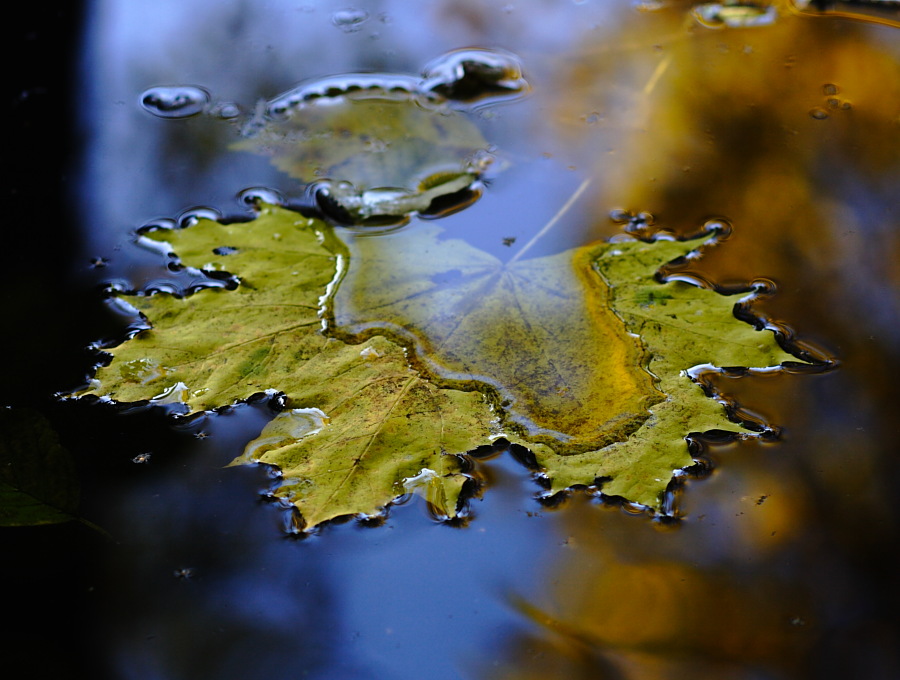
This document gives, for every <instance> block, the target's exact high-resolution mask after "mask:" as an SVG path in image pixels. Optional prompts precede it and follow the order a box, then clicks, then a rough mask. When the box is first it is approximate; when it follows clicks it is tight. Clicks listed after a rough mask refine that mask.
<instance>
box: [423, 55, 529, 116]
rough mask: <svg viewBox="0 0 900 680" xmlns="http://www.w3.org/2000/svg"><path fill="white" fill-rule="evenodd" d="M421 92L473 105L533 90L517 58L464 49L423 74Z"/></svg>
mask: <svg viewBox="0 0 900 680" xmlns="http://www.w3.org/2000/svg"><path fill="white" fill-rule="evenodd" d="M421 88H422V90H424V91H427V92H433V93H435V94H437V95H440V96H441V97H444V98H446V99H451V100H454V101H459V102H465V103H472V102H480V101H484V100H490V101H501V100H506V99H516V98H519V97H521V96H523V95H525V94H526V93H527V92H528V91H529V89H530V86H529V85H528V82H527V81H526V80H525V77H524V76H523V75H522V65H521V63H520V61H519V59H518V57H516V56H515V55H514V54H512V53H510V52H506V51H504V50H498V49H480V48H478V49H475V48H473V49H462V50H454V51H452V52H448V53H447V54H445V55H442V56H440V57H438V58H437V59H435V60H434V61H432V62H431V63H429V64H428V65H427V66H426V67H425V70H424V71H423V73H422V84H421Z"/></svg>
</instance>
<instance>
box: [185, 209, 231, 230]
mask: <svg viewBox="0 0 900 680" xmlns="http://www.w3.org/2000/svg"><path fill="white" fill-rule="evenodd" d="M221 219H222V213H220V212H219V211H218V210H216V209H215V208H210V207H206V206H197V207H194V208H188V209H187V210H185V211H184V212H182V213H181V214H180V215H179V216H178V226H179V227H180V228H181V229H184V228H185V227H190V226H192V225H194V224H197V222H199V221H200V220H212V221H214V222H218V221H219V220H221Z"/></svg>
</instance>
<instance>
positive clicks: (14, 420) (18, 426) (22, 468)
mask: <svg viewBox="0 0 900 680" xmlns="http://www.w3.org/2000/svg"><path fill="white" fill-rule="evenodd" d="M0 432H2V435H0V526H32V525H37V524H58V523H60V522H67V521H69V520H71V519H75V511H76V509H77V507H78V499H79V488H78V480H77V477H76V475H75V464H74V462H73V461H72V458H71V456H70V455H69V453H68V451H66V450H65V449H64V448H63V447H62V446H61V445H60V443H59V437H58V436H57V434H56V432H55V431H54V430H53V428H52V427H51V426H50V423H49V422H47V419H46V418H44V417H43V416H42V415H40V414H39V413H37V412H36V411H31V410H27V409H12V408H4V409H0Z"/></svg>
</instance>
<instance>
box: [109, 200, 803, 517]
mask: <svg viewBox="0 0 900 680" xmlns="http://www.w3.org/2000/svg"><path fill="white" fill-rule="evenodd" d="M151 237H153V238H156V239H158V240H166V241H169V242H170V243H171V244H172V245H173V247H174V249H175V251H176V252H177V253H179V255H180V259H181V260H182V262H184V263H185V264H187V265H189V266H193V267H199V268H206V269H227V270H228V271H230V272H232V273H233V274H235V275H236V276H238V277H239V281H240V285H239V286H238V287H237V289H236V290H225V289H208V290H201V291H199V292H197V293H195V294H194V295H191V296H189V297H186V298H177V297H174V296H171V295H165V294H157V295H152V296H145V297H141V296H139V297H135V298H133V304H134V305H135V307H137V308H138V309H139V310H141V311H142V312H143V313H145V314H146V316H147V317H148V318H149V320H150V322H151V323H152V325H153V327H152V328H151V329H149V330H145V331H142V332H140V333H138V334H137V335H136V336H135V337H134V338H132V339H131V340H129V341H127V342H125V343H123V344H122V345H121V346H120V347H118V348H115V349H114V350H112V354H113V360H112V362H111V363H110V365H109V366H107V367H104V368H101V369H99V371H98V374H97V383H96V384H95V386H94V387H93V388H92V390H91V391H92V392H93V393H94V394H96V395H103V396H107V397H108V398H111V399H115V400H117V401H126V402H128V401H136V400H144V399H152V398H157V399H169V400H170V399H172V398H178V399H179V400H181V401H183V402H185V403H186V404H187V406H188V407H189V408H190V409H193V410H203V409H212V408H215V407H219V406H224V405H227V404H230V403H233V402H235V401H238V400H242V399H246V398H248V397H250V396H251V395H252V394H254V393H258V392H264V391H272V392H281V393H283V394H284V395H285V396H286V405H287V407H288V410H287V411H285V412H284V413H283V414H281V415H280V416H279V417H277V418H276V419H275V420H274V421H273V422H272V423H271V424H270V425H269V426H267V428H266V429H264V431H263V432H262V433H261V435H260V437H259V438H258V439H256V440H254V441H253V442H251V443H250V444H249V445H248V446H247V448H246V450H245V452H244V455H243V456H242V457H240V458H239V459H238V460H237V461H235V462H248V461H253V460H259V461H262V462H265V463H269V464H272V465H276V466H278V467H279V468H280V469H281V471H282V483H281V486H280V488H279V489H278V491H277V492H276V494H277V495H279V496H281V497H283V498H285V499H286V500H288V501H290V502H291V503H293V504H294V505H295V506H296V507H297V508H299V510H300V512H301V513H302V515H303V517H304V519H305V521H306V523H307V525H308V526H314V525H316V524H318V523H320V522H323V521H325V520H328V519H331V518H334V517H338V516H342V515H347V514H355V513H364V514H369V513H374V512H377V511H378V510H379V509H380V508H382V507H383V506H385V505H387V504H388V503H390V502H391V501H392V500H394V499H396V498H397V497H398V496H400V495H403V494H405V493H408V492H417V493H420V494H422V495H423V496H425V497H426V498H428V500H429V501H430V502H431V503H432V504H433V505H434V506H435V507H436V508H437V509H438V510H439V511H440V512H441V513H443V514H444V515H446V516H453V515H454V514H455V513H456V511H457V505H458V499H459V495H460V491H461V489H462V486H463V484H464V483H465V481H466V479H467V477H466V474H465V472H464V466H463V464H462V458H461V457H460V456H459V455H457V454H464V453H466V452H467V451H471V450H473V449H475V448H476V447H478V446H480V445H484V444H489V443H491V441H492V439H496V438H497V437H500V436H501V435H503V436H506V437H507V438H508V439H509V440H510V441H512V442H514V443H520V444H523V445H525V446H527V447H529V448H530V449H531V450H532V451H533V452H534V453H535V455H536V457H537V460H538V463H539V464H540V465H541V466H543V467H544V469H545V471H546V474H547V475H548V476H549V477H551V478H552V479H553V489H554V490H558V489H562V488H566V487H568V486H571V485H574V484H592V483H594V481H595V480H596V479H598V478H604V479H608V480H609V481H608V482H607V485H606V486H604V492H605V493H614V494H617V495H622V496H625V497H626V498H628V499H629V500H632V501H635V502H638V503H642V504H645V505H647V506H651V507H658V505H659V501H660V497H661V494H662V492H663V490H664V489H665V487H666V485H667V483H668V481H669V480H670V478H671V476H672V474H673V471H675V470H678V469H679V468H683V467H685V466H687V465H690V464H691V458H690V455H689V453H688V450H687V446H686V445H685V442H684V437H685V435H687V434H688V433H689V432H697V431H705V430H709V429H730V430H735V431H736V430H740V426H738V425H736V424H734V423H732V422H730V421H729V420H728V419H727V417H726V413H725V410H724V408H723V407H722V405H721V404H719V403H718V402H716V401H714V400H712V399H710V398H708V397H707V396H706V395H705V394H704V393H703V391H702V389H701V388H700V387H699V386H698V385H696V384H695V383H694V382H693V381H692V380H691V379H690V378H689V377H688V376H687V375H686V371H687V370H689V369H691V368H692V367H694V366H697V365H701V364H715V365H718V366H733V365H741V366H748V367H769V366H774V365H776V364H778V363H780V362H781V361H783V360H785V359H789V358H791V357H790V355H788V354H786V353H784V352H783V351H782V350H780V348H779V347H778V345H777V344H776V343H775V341H774V336H773V335H772V333H770V332H766V331H762V332H760V331H758V330H755V329H754V328H753V327H751V326H750V325H748V324H745V323H743V322H741V321H738V320H737V319H736V318H735V317H734V315H733V313H732V308H733V306H734V302H733V301H732V299H730V298H728V297H725V296H722V295H719V294H717V293H716V292H714V291H711V290H707V289H703V288H700V287H698V286H694V285H691V284H689V283H685V282H683V281H670V282H667V283H659V282H658V281H657V280H656V279H655V278H654V276H655V274H656V272H657V270H658V269H659V267H660V266H661V265H663V264H664V263H666V262H669V261H671V260H673V259H675V258H678V257H680V256H683V255H686V254H688V253H690V252H691V251H693V250H695V249H696V248H698V247H699V246H700V245H701V243H702V240H695V241H689V242H679V241H672V240H658V241H656V242H653V243H644V242H640V241H623V242H616V243H605V244H601V245H597V246H590V247H583V248H578V249H575V250H573V251H567V252H565V253H560V254H558V255H553V256H550V257H543V258H536V259H532V260H519V259H517V258H515V257H514V258H513V260H512V261H510V262H509V263H507V264H503V263H501V262H500V261H498V260H496V259H495V258H493V257H491V256H489V255H487V254H485V253H483V252H481V251H478V250H476V249H474V248H472V247H470V246H468V245H467V244H465V243H463V242H461V241H458V240H455V239H445V240H442V239H441V238H440V231H439V230H438V229H437V228H436V227H434V226H430V225H423V226H421V227H419V228H417V229H414V230H409V231H407V232H404V234H403V238H402V239H400V240H397V239H385V238H377V237H376V238H372V237H368V238H366V237H362V238H357V239H354V240H350V245H349V247H348V246H347V244H345V243H344V242H343V241H341V240H340V239H339V238H338V237H337V235H336V233H335V232H334V231H333V230H332V229H331V228H329V227H327V226H325V225H324V224H322V223H321V222H317V221H315V220H309V219H306V218H303V217H301V216H300V215H298V214H296V213H293V212H290V211H287V210H283V209H280V208H274V207H266V208H264V209H263V210H262V213H261V214H260V216H259V217H258V218H257V219H256V220H254V221H253V222H250V223H246V224H232V225H223V224H219V223H216V222H212V221H208V220H201V221H200V222H199V223H198V224H196V225H195V226H192V227H190V228H189V229H184V230H174V231H159V232H154V233H152V234H151ZM705 238H707V239H708V237H705ZM348 263H349V264H348ZM332 317H333V319H334V323H333V325H331V326H329V324H331V319H332ZM405 345H408V346H411V347H412V348H413V349H414V352H413V355H414V356H413V362H412V364H410V361H409V359H408V357H407V356H406V353H405V350H404V349H403V347H404V346H405ZM484 395H487V397H488V398H487V399H486V398H485V396H484ZM498 395H499V397H500V399H499V400H498V399H497V396H498ZM491 400H493V401H494V402H495V403H494V404H493V406H494V407H497V408H496V409H495V408H492V404H490V403H489V401H491ZM497 401H500V403H496V402H497ZM498 414H499V415H500V421H499V422H498Z"/></svg>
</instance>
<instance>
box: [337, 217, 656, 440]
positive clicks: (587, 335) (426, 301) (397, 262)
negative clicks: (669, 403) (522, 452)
mask: <svg viewBox="0 0 900 680" xmlns="http://www.w3.org/2000/svg"><path fill="white" fill-rule="evenodd" d="M440 233H441V230H440V229H439V228H438V227H436V226H434V225H422V226H420V227H418V228H417V229H415V230H410V231H407V232H405V233H404V234H402V235H401V237H400V238H393V239H392V238H377V239H374V238H357V239H355V240H353V241H352V242H351V243H350V249H351V263H352V264H351V266H350V268H349V271H348V274H347V277H346V278H345V280H344V282H343V283H342V285H341V286H340V288H339V289H338V291H337V293H336V295H335V304H334V317H335V322H336V323H337V325H338V328H339V329H340V330H341V331H344V332H348V333H350V334H353V335H358V334H361V333H364V332H371V331H373V330H377V331H378V332H390V333H392V334H395V335H397V336H400V337H402V338H404V339H406V341H407V342H410V341H412V342H413V343H414V345H415V348H416V354H417V356H418V357H419V359H420V360H421V361H422V362H423V363H424V364H425V365H426V366H427V367H428V369H429V370H430V372H432V373H433V374H436V375H438V376H440V377H441V378H444V379H448V380H457V381H472V380H476V381H480V382H483V383H487V384H489V385H491V386H492V387H493V388H494V389H496V390H497V392H498V393H499V394H500V395H501V396H502V398H503V399H504V400H505V403H504V407H505V409H506V411H507V412H508V413H509V414H510V415H511V417H512V419H513V420H514V421H515V422H516V423H518V424H519V425H520V426H522V428H523V430H524V431H525V432H527V433H528V434H529V435H530V437H531V439H532V440H537V441H544V442H547V443H552V446H553V447H554V449H555V450H558V451H561V452H573V451H584V450H587V449H591V448H597V447H600V446H603V445H605V444H608V443H610V442H613V441H621V440H623V439H625V438H626V437H627V436H628V435H629V434H630V433H631V432H633V431H634V430H635V429H636V428H637V427H638V426H639V425H640V423H641V422H643V420H644V419H645V418H647V417H648V415H649V413H648V407H649V406H650V405H651V404H653V403H654V402H656V401H659V400H661V399H662V398H663V396H662V395H661V394H660V393H659V392H658V391H656V390H655V389H654V387H653V384H652V379H651V376H650V374H649V373H647V371H646V370H644V368H643V365H644V364H645V363H646V362H645V360H644V359H643V358H642V351H641V347H640V344H639V342H638V341H637V339H636V338H635V337H633V336H631V335H629V334H628V333H627V332H626V330H625V328H624V326H623V325H622V323H621V321H619V319H618V318H616V316H615V314H614V313H613V312H612V311H611V310H610V309H609V303H608V300H607V297H608V289H607V286H606V284H605V283H604V282H603V280H601V278H600V277H599V276H598V275H597V274H596V273H595V272H594V271H592V269H591V253H592V251H591V250H590V249H588V248H580V249H576V250H573V251H567V252H564V253H560V254H558V255H554V256H551V257H544V258H538V259H533V260H525V261H518V262H515V263H512V264H503V263H502V262H500V261H499V260H498V259H496V258H494V257H493V256H491V255H489V254H487V253H485V252H483V251H480V250H477V249H475V248H473V247H472V246H470V245H468V244H466V243H465V242H463V241H460V240H458V239H445V240H442V239H440V238H439V235H440ZM651 274H652V272H651Z"/></svg>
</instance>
